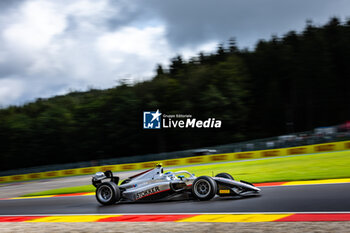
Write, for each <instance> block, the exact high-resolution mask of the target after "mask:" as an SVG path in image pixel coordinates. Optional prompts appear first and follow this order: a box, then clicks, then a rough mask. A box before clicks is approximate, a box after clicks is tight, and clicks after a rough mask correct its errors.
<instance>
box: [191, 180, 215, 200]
mask: <svg viewBox="0 0 350 233" xmlns="http://www.w3.org/2000/svg"><path fill="white" fill-rule="evenodd" d="M210 191H211V186H210V184H209V182H208V181H206V180H199V181H198V182H196V183H195V185H194V192H195V194H196V195H197V196H198V197H206V196H208V195H209V193H210Z"/></svg>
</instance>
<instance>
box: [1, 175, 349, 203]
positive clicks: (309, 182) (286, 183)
mask: <svg viewBox="0 0 350 233" xmlns="http://www.w3.org/2000/svg"><path fill="white" fill-rule="evenodd" d="M343 183H350V178H341V179H323V180H303V181H284V182H283V181H282V182H268V183H257V184H254V185H255V186H256V187H274V186H299V185H322V184H343ZM94 195H95V192H84V193H71V194H57V195H43V196H33V197H10V198H0V200H18V199H33V198H50V197H73V196H94Z"/></svg>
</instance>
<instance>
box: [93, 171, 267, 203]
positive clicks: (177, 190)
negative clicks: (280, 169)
mask: <svg viewBox="0 0 350 233" xmlns="http://www.w3.org/2000/svg"><path fill="white" fill-rule="evenodd" d="M108 179H109V181H107V180H108ZM118 183H119V177H117V176H113V173H112V172H111V171H106V172H97V173H96V174H95V175H94V176H93V177H92V184H93V185H94V186H95V187H96V199H97V201H98V202H99V203H101V204H102V205H112V204H115V203H122V202H142V201H161V200H184V199H193V198H194V199H198V200H200V201H206V200H210V199H212V198H213V197H214V196H216V195H218V196H221V197H224V196H251V195H258V194H259V192H260V189H259V188H257V187H255V186H254V185H253V184H251V183H249V182H246V181H243V180H241V181H236V180H234V179H233V177H232V176H231V175H230V174H228V173H219V174H217V175H216V176H215V177H210V176H200V177H196V176H195V175H194V174H191V173H190V172H188V171H177V172H170V171H169V172H166V173H164V169H163V167H162V166H161V165H157V166H156V167H155V168H152V169H149V170H146V171H143V172H141V173H138V174H136V175H133V176H131V177H129V178H128V179H126V180H124V181H123V182H121V184H120V185H118Z"/></svg>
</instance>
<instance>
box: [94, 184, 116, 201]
mask: <svg viewBox="0 0 350 233" xmlns="http://www.w3.org/2000/svg"><path fill="white" fill-rule="evenodd" d="M96 199H97V201H98V202H99V203H101V204H102V205H112V204H114V203H116V202H117V201H119V200H120V190H119V187H118V186H117V185H116V184H115V183H113V182H103V183H101V184H100V185H99V186H98V187H97V189H96Z"/></svg>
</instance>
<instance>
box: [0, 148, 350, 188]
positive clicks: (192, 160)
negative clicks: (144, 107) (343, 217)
mask: <svg viewBox="0 0 350 233" xmlns="http://www.w3.org/2000/svg"><path fill="white" fill-rule="evenodd" d="M349 149H350V141H343V142H332V143H323V144H316V145H308V146H298V147H290V148H282V149H272V150H260V151H246V152H236V153H226V154H214V155H202V156H194V157H186V158H177V159H167V160H158V161H151V162H142V163H127V164H116V165H105V166H96V167H84V168H74V169H67V170H58V171H48V172H40V173H30V174H19V175H13V176H2V177H0V183H7V182H15V181H28V180H37V179H47V178H56V177H65V176H75V175H86V174H93V173H95V172H98V171H107V170H112V171H130V170H140V169H149V168H152V167H154V166H155V164H157V163H162V164H163V165H164V166H166V167H169V166H182V165H191V164H203V163H216V162H225V161H234V160H245V159H256V158H269V157H277V156H286V155H297V154H311V153H320V152H329V151H341V150H349Z"/></svg>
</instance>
